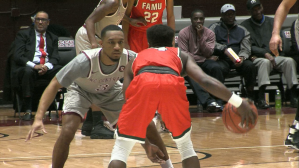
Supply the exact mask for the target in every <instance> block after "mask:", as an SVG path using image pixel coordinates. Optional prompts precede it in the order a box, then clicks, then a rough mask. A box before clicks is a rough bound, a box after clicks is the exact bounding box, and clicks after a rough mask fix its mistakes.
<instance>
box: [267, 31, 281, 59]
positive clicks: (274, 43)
mask: <svg viewBox="0 0 299 168" xmlns="http://www.w3.org/2000/svg"><path fill="white" fill-rule="evenodd" d="M269 47H270V50H271V52H272V53H273V54H274V55H275V56H278V55H279V52H278V50H277V47H279V50H280V51H282V40H281V37H280V35H279V34H273V35H272V37H271V40H270V43H269Z"/></svg>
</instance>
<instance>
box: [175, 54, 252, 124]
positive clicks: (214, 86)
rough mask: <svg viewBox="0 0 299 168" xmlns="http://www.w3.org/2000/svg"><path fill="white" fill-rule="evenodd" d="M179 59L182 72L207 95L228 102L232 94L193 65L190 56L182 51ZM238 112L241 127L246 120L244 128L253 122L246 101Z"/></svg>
mask: <svg viewBox="0 0 299 168" xmlns="http://www.w3.org/2000/svg"><path fill="white" fill-rule="evenodd" d="M180 55H181V58H182V62H183V65H184V70H185V71H186V73H187V75H188V76H189V77H191V78H192V79H193V80H194V81H196V82H197V83H198V84H199V85H200V86H201V87H203V88H204V89H205V90H206V91H208V92H209V93H211V94H213V95H215V96H217V97H219V98H221V99H222V100H225V101H228V100H229V99H230V98H231V96H232V93H231V92H230V91H229V90H228V89H227V88H226V87H225V86H224V85H223V84H222V83H221V82H219V81H218V80H217V79H215V78H212V77H210V76H209V75H207V74H206V73H204V72H203V71H202V69H201V68H200V67H199V66H198V65H197V64H196V63H195V61H194V59H193V57H192V56H190V55H188V54H187V53H185V52H184V51H182V52H181V54H180ZM238 112H239V113H240V115H241V118H242V121H241V123H242V125H243V123H244V121H245V120H246V126H248V124H249V121H251V122H252V123H254V122H255V118H256V116H255V114H254V113H253V111H252V110H251V107H250V105H249V103H248V101H244V100H243V101H242V104H241V106H240V107H239V108H238Z"/></svg>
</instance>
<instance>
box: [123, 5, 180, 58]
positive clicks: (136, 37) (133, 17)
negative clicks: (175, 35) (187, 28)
mask: <svg viewBox="0 0 299 168" xmlns="http://www.w3.org/2000/svg"><path fill="white" fill-rule="evenodd" d="M165 8H166V11H167V25H168V26H169V27H171V28H172V29H173V30H175V22H174V20H175V18H174V14H173V0H154V1H153V0H129V1H128V7H127V10H126V13H125V17H124V19H123V21H124V22H123V23H122V27H123V30H124V34H125V48H126V49H130V50H132V51H135V52H137V53H138V52H140V51H142V50H144V49H146V48H148V43H147V39H146V30H147V29H148V28H149V27H151V26H153V25H156V24H162V15H163V11H164V9H165Z"/></svg>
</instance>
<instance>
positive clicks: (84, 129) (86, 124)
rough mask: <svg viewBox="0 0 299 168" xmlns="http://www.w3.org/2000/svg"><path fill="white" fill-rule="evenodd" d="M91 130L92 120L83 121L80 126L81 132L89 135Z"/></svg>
mask: <svg viewBox="0 0 299 168" xmlns="http://www.w3.org/2000/svg"><path fill="white" fill-rule="evenodd" d="M91 130H92V121H86V120H85V121H84V122H83V125H82V128H81V134H82V135H85V136H90V134H91Z"/></svg>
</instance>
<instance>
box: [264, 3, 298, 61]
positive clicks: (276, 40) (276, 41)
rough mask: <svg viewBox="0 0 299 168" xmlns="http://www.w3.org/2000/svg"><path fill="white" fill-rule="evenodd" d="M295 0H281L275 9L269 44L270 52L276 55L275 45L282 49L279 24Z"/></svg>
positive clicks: (280, 24)
mask: <svg viewBox="0 0 299 168" xmlns="http://www.w3.org/2000/svg"><path fill="white" fill-rule="evenodd" d="M296 1H297V0H283V1H282V2H281V3H280V5H279V6H278V8H277V10H276V13H275V17H274V25H273V31H272V38H271V40H270V44H269V47H270V50H271V52H272V53H273V54H274V55H276V56H278V55H279V52H278V50H277V47H279V50H280V51H282V41H281V37H280V29H281V26H282V24H283V22H284V20H285V18H286V16H287V14H288V13H289V11H290V9H291V7H292V6H293V5H294V4H295V3H296Z"/></svg>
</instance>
